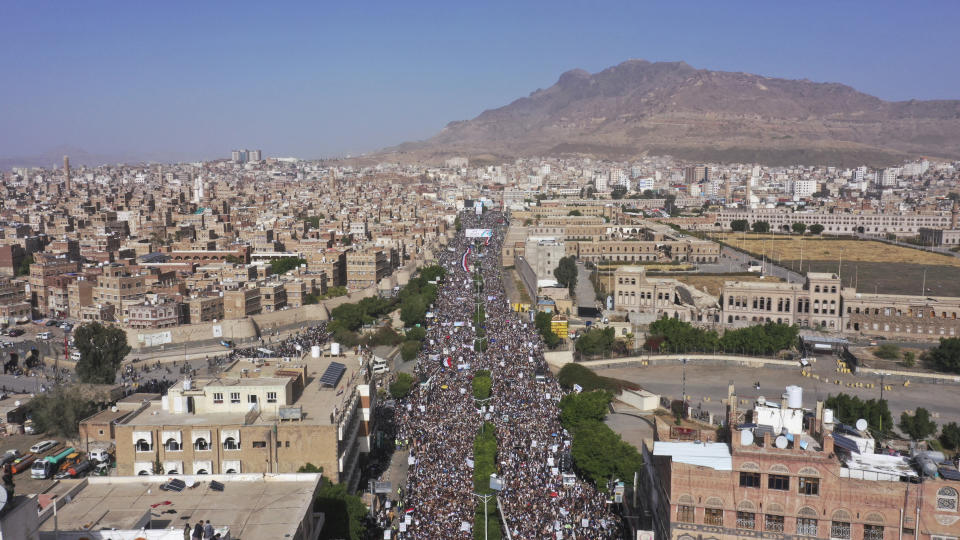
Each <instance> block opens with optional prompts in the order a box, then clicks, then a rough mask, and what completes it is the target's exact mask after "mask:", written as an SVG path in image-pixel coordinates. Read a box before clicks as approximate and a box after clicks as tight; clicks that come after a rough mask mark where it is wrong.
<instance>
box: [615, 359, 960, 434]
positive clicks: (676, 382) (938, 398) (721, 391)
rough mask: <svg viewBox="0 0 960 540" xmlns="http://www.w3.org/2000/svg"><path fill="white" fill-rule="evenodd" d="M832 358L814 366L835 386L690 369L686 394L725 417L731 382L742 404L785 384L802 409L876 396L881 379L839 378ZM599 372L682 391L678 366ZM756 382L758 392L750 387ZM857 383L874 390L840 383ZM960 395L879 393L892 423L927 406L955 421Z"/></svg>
mask: <svg viewBox="0 0 960 540" xmlns="http://www.w3.org/2000/svg"><path fill="white" fill-rule="evenodd" d="M835 369H836V363H835V361H834V359H833V358H829V357H821V358H820V359H819V361H818V362H817V363H816V364H814V370H815V372H816V373H819V374H820V375H821V377H822V378H826V377H828V376H829V377H830V378H831V379H833V380H836V379H840V380H841V384H840V385H836V384H833V383H827V382H825V381H822V380H821V381H818V380H816V379H813V378H809V377H804V376H802V375H800V371H799V369H774V368H768V369H756V368H744V367H733V366H704V365H696V364H690V365H687V368H686V391H687V395H688V396H690V398H691V403H692V404H693V405H694V406H697V405H702V406H703V408H704V409H705V410H708V411H710V412H712V413H714V414H723V413H724V405H723V403H722V402H721V400H723V399H725V398H726V397H727V385H728V384H729V383H731V382H732V383H733V384H734V385H735V387H736V392H737V396H738V397H739V398H740V399H751V400H753V399H756V398H757V397H758V396H761V395H762V396H765V397H767V398H772V399H776V400H779V399H780V395H781V394H782V393H783V392H784V389H785V387H786V386H788V385H792V384H795V385H797V386H800V387H802V388H803V389H804V394H803V405H804V407H807V408H811V409H812V408H813V407H814V405H815V403H816V401H817V400H818V399H826V398H827V397H828V396H830V395H837V394H839V393H841V392H843V393H846V394H852V395H856V396H859V397H860V398H861V399H871V398H879V397H880V384H879V383H880V380H879V377H866V376H862V377H857V376H853V375H840V374H837V373H836V371H835ZM597 373H599V374H601V375H603V376H606V377H615V378H618V379H625V380H628V381H632V382H635V383H637V384H640V385H642V386H643V387H644V388H645V389H647V390H649V391H651V392H654V393H657V394H660V395H661V396H663V397H670V398H673V399H679V398H680V396H681V395H682V391H681V389H682V388H683V382H682V377H683V367H682V366H678V365H671V366H656V367H631V368H615V369H603V370H597ZM758 381H759V382H760V390H759V391H757V390H756V389H755V388H754V384H755V383H756V382H758ZM851 381H859V382H872V383H874V386H875V387H874V388H872V389H869V388H848V387H846V386H844V384H843V383H845V382H851ZM958 393H960V389H958V387H957V386H955V385H944V384H931V383H922V382H917V381H913V382H911V383H910V386H909V387H904V386H903V385H902V384H899V383H893V389H892V390H889V391H885V392H884V393H883V397H884V399H886V400H887V401H888V403H889V406H890V412H891V413H892V415H893V418H894V421H897V419H899V417H900V413H902V412H903V411H905V410H911V411H912V410H915V409H916V408H917V407H925V408H927V409H928V410H929V411H931V412H932V413H934V414H935V415H937V416H938V417H937V418H936V420H937V421H938V422H939V423H941V424H942V423H946V422H951V421H956V419H957V418H958V417H960V401H958V400H957V395H958Z"/></svg>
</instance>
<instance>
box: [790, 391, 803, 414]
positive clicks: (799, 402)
mask: <svg viewBox="0 0 960 540" xmlns="http://www.w3.org/2000/svg"><path fill="white" fill-rule="evenodd" d="M787 407H790V408H791V409H800V408H803V388H801V387H799V386H796V385H790V386H788V387H787Z"/></svg>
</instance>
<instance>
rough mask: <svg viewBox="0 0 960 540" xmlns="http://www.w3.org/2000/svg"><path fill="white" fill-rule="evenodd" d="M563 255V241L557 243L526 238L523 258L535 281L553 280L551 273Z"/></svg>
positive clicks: (543, 239) (542, 239)
mask: <svg viewBox="0 0 960 540" xmlns="http://www.w3.org/2000/svg"><path fill="white" fill-rule="evenodd" d="M565 255H566V247H565V246H564V243H563V241H557V240H556V239H554V238H543V237H533V236H528V237H527V242H526V247H525V248H524V255H523V257H524V259H525V260H526V261H527V264H529V265H530V268H531V269H532V270H533V273H534V274H535V275H536V276H537V280H544V279H545V280H552V279H554V275H553V271H554V270H555V269H556V268H557V265H559V264H560V259H562V258H563V257H564V256H565Z"/></svg>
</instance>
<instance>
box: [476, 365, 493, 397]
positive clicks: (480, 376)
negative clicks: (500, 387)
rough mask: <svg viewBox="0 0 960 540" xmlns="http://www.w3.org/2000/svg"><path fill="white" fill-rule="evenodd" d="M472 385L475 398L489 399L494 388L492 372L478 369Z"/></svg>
mask: <svg viewBox="0 0 960 540" xmlns="http://www.w3.org/2000/svg"><path fill="white" fill-rule="evenodd" d="M470 384H471V386H472V387H473V397H474V398H475V399H487V398H488V397H490V391H491V389H492V388H493V379H492V378H490V372H489V371H487V370H485V369H481V370H480V371H477V373H476V374H474V376H473V380H472V381H470Z"/></svg>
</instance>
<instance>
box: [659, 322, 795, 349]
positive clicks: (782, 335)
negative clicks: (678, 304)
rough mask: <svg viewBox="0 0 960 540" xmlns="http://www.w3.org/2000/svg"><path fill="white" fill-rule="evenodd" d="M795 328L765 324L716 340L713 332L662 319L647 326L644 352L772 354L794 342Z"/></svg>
mask: <svg viewBox="0 0 960 540" xmlns="http://www.w3.org/2000/svg"><path fill="white" fill-rule="evenodd" d="M797 330H798V329H797V327H796V326H791V325H786V324H780V323H773V322H770V323H766V324H763V325H755V326H748V327H746V328H741V329H738V330H727V331H726V332H724V334H723V336H719V335H718V334H717V332H716V331H714V330H703V329H701V328H696V327H694V326H693V325H691V324H690V323H688V322H684V321H681V320H678V319H671V318H668V317H664V318H662V319H658V320H657V321H654V322H653V323H652V324H650V337H649V338H648V339H647V343H646V346H647V348H648V349H650V350H653V351H659V352H688V351H722V352H730V353H742V354H765V355H769V354H774V353H776V352H778V351H782V350H784V349H789V348H791V347H792V346H793V345H794V344H795V343H796V341H797Z"/></svg>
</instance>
